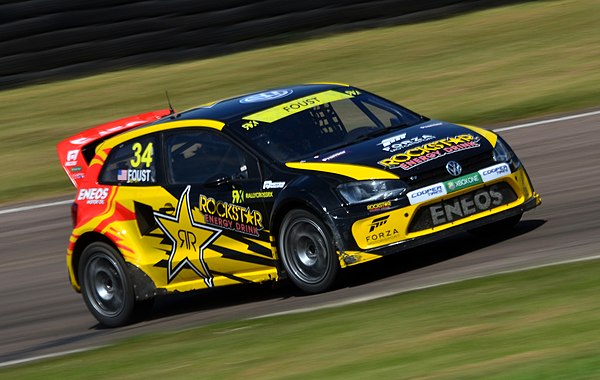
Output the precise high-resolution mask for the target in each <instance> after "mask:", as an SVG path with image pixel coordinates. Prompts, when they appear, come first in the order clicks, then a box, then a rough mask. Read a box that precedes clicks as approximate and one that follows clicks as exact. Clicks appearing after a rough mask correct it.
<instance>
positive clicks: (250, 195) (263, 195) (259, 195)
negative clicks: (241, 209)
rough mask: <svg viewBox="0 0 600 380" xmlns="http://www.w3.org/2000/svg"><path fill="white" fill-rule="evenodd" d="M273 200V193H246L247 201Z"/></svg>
mask: <svg viewBox="0 0 600 380" xmlns="http://www.w3.org/2000/svg"><path fill="white" fill-rule="evenodd" d="M262 198H273V192H272V191H256V192H254V193H246V199H262Z"/></svg>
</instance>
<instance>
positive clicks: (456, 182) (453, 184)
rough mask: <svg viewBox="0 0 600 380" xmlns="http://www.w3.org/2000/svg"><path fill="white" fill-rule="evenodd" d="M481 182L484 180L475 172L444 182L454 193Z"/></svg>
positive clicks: (450, 191) (449, 190) (447, 188)
mask: <svg viewBox="0 0 600 380" xmlns="http://www.w3.org/2000/svg"><path fill="white" fill-rule="evenodd" d="M479 183H483V180H482V179H481V175H479V173H477V172H475V173H471V174H467V175H464V176H462V177H459V178H454V179H451V180H449V181H446V182H444V186H445V187H446V190H447V191H448V193H452V192H455V191H459V190H462V189H464V188H467V187H470V186H473V185H477V184H479Z"/></svg>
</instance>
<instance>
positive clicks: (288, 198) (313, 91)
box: [58, 84, 540, 326]
mask: <svg viewBox="0 0 600 380" xmlns="http://www.w3.org/2000/svg"><path fill="white" fill-rule="evenodd" d="M58 152H59V158H60V161H61V164H62V165H63V168H64V169H65V171H66V172H67V174H68V176H69V177H70V178H71V180H72V181H73V183H74V185H75V186H76V187H77V189H78V190H77V195H76V199H75V202H74V203H73V206H72V216H73V224H74V229H73V232H72V235H71V238H70V244H69V247H68V250H67V266H68V270H69V274H70V279H71V283H72V285H73V287H74V288H75V290H77V291H81V292H82V294H83V298H84V300H85V302H86V304H87V306H88V308H89V310H90V311H91V313H92V314H93V315H94V316H95V317H96V318H97V319H98V321H100V322H101V323H103V324H105V325H108V326H119V325H123V324H126V323H128V322H130V321H132V319H133V318H134V317H136V316H137V315H139V313H140V312H141V311H142V310H145V309H146V308H147V307H148V306H149V305H151V303H152V300H153V299H154V297H155V296H157V295H161V294H166V293H170V292H182V291H188V290H193V289H201V288H210V287H215V286H222V285H229V284H239V283H249V282H263V281H269V280H278V279H281V278H289V280H291V282H292V283H294V284H295V285H296V286H298V287H299V288H300V289H302V290H303V291H306V292H309V293H314V292H322V291H325V290H327V289H328V288H329V287H331V285H332V283H333V281H334V279H335V278H336V274H337V273H338V271H339V270H340V269H341V268H344V267H347V266H350V265H355V264H359V263H364V262H367V261H369V260H373V259H376V258H378V257H381V256H383V255H387V254H391V253H398V252H401V251H402V250H404V249H407V248H409V247H414V246H415V245H418V244H423V243H425V242H429V241H432V240H434V239H439V238H442V237H445V236H448V235H451V234H456V233H458V232H460V231H479V232H483V231H488V232H489V231H491V232H492V233H493V232H494V231H496V230H501V229H506V228H507V227H511V226H512V225H514V224H516V223H517V222H518V221H519V219H520V217H521V215H522V214H523V212H524V211H527V210H529V209H532V208H534V207H536V206H537V205H539V204H540V197H539V196H538V195H537V194H536V193H535V192H534V191H533V188H532V185H531V183H530V180H529V178H528V176H527V173H526V172H525V169H524V167H523V165H522V164H521V162H520V161H519V159H518V158H517V156H516V155H515V154H514V153H513V151H512V150H511V149H510V147H509V146H508V145H507V144H506V143H505V142H504V141H502V139H501V138H500V137H499V136H497V135H496V134H494V133H492V132H490V131H487V130H484V129H479V128H475V127H470V126H460V125H456V124H450V123H447V122H442V121H437V120H430V119H428V118H426V117H424V116H422V115H419V114H416V113H414V112H412V111H410V110H408V109H406V108H404V107H401V106H399V105H397V104H395V103H393V102H390V101H388V100H385V99H383V98H381V97H379V96H376V95H374V94H371V93H369V92H366V91H363V90H361V89H357V88H355V87H351V86H347V85H343V84H307V85H299V86H290V87H284V88H277V89H271V90H267V91H262V92H257V93H253V94H247V95H243V96H239V97H234V98H230V99H226V100H221V101H218V102H214V103H210V104H205V105H202V106H199V107H196V108H193V109H190V110H187V111H183V112H179V113H176V112H174V111H173V110H160V111H153V112H149V113H145V114H140V115H136V116H132V117H128V118H125V119H121V120H116V121H113V122H110V123H107V124H104V125H101V126H97V127H94V128H92V129H89V130H86V131H84V132H82V133H80V134H78V135H75V136H72V137H71V138H68V139H66V140H64V141H62V142H61V143H59V144H58Z"/></svg>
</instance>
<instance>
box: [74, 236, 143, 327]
mask: <svg viewBox="0 0 600 380" xmlns="http://www.w3.org/2000/svg"><path fill="white" fill-rule="evenodd" d="M79 283H80V284H81V294H82V296H83V300H84V301H85V304H86V306H87V308H88V310H89V311H90V312H91V313H92V315H93V316H94V317H95V318H96V319H97V320H98V322H100V323H101V324H103V325H105V326H107V327H119V326H123V325H126V324H128V323H131V322H132V321H133V320H134V318H135V317H136V312H137V311H140V310H144V311H149V309H150V308H151V307H152V303H153V302H152V301H153V299H150V300H145V301H142V302H140V303H136V301H135V293H134V289H133V283H132V281H131V279H130V278H129V275H128V273H127V266H126V264H125V261H124V260H123V258H122V257H121V255H120V254H119V253H118V252H117V251H116V250H115V249H114V248H113V247H111V246H110V245H108V244H106V243H102V242H95V243H92V244H90V245H88V246H87V247H86V248H85V249H84V250H83V253H82V255H81V260H80V265H79Z"/></svg>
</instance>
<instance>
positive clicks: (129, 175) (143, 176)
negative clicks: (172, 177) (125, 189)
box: [117, 169, 154, 183]
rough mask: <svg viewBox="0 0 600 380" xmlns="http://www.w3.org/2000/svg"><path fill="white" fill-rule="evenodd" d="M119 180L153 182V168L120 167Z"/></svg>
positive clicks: (118, 171)
mask: <svg viewBox="0 0 600 380" xmlns="http://www.w3.org/2000/svg"><path fill="white" fill-rule="evenodd" d="M117 181H118V182H127V183H140V182H153V181H154V179H153V178H152V169H119V170H117Z"/></svg>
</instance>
